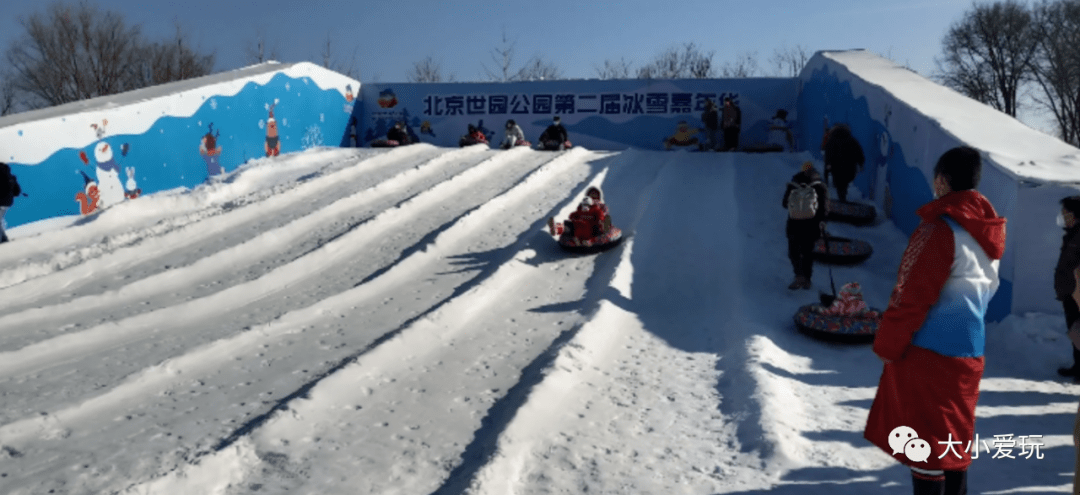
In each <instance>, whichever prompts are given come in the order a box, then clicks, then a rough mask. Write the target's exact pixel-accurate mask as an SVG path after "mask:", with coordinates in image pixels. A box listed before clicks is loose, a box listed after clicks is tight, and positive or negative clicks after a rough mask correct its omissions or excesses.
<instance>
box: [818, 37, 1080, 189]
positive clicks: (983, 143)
mask: <svg viewBox="0 0 1080 495" xmlns="http://www.w3.org/2000/svg"><path fill="white" fill-rule="evenodd" d="M821 54H822V56H824V57H827V58H828V59H830V60H833V61H835V62H837V63H839V64H841V65H842V66H844V67H845V68H847V69H848V70H849V71H851V73H852V74H855V75H857V76H858V77H859V78H861V79H863V80H865V81H866V82H868V83H870V84H872V85H875V86H878V87H880V88H881V89H882V90H883V91H885V92H887V93H889V94H891V95H892V96H894V97H896V98H897V99H899V100H900V101H902V102H904V103H906V104H907V105H909V106H910V107H911V108H912V109H914V110H916V111H918V112H919V113H921V114H923V115H926V116H927V117H928V118H929V119H930V120H931V121H933V122H935V123H937V124H939V125H940V126H941V128H942V129H943V130H944V132H946V133H948V134H950V135H952V136H954V137H955V138H956V139H958V140H960V141H962V142H965V143H967V144H968V145H970V146H973V147H975V148H978V149H980V150H982V151H984V152H987V153H988V154H989V157H990V158H991V160H993V161H994V162H995V163H996V164H997V165H998V166H1000V167H1001V168H1002V169H1003V170H1004V171H1005V172H1006V173H1009V174H1010V175H1013V176H1015V177H1016V178H1018V179H1020V180H1024V181H1030V182H1037V183H1076V182H1080V149H1077V148H1076V147H1073V146H1071V145H1069V144H1067V143H1065V142H1063V141H1061V140H1060V139H1058V138H1056V137H1053V136H1049V135H1046V134H1044V133H1042V132H1040V131H1037V130H1035V129H1032V128H1030V127H1028V126H1027V125H1025V124H1024V123H1022V122H1020V121H1019V120H1016V119H1015V118H1013V117H1010V116H1009V115H1007V114H1005V113H1002V112H1000V111H998V110H995V109H994V108H992V107H990V106H989V105H985V104H983V103H980V102H978V101H976V100H973V99H971V98H968V97H966V96H964V95H962V94H960V93H958V92H956V91H954V90H952V89H949V88H947V87H945V86H942V85H940V84H937V83H935V82H933V81H930V80H929V79H926V78H925V77H922V76H920V75H919V74H917V73H915V72H913V71H911V70H908V69H906V68H904V67H901V66H899V65H897V64H895V63H893V62H892V61H890V60H888V59H886V58H883V57H880V56H878V55H876V54H874V53H872V52H869V51H866V50H845V51H826V52H822V53H821Z"/></svg>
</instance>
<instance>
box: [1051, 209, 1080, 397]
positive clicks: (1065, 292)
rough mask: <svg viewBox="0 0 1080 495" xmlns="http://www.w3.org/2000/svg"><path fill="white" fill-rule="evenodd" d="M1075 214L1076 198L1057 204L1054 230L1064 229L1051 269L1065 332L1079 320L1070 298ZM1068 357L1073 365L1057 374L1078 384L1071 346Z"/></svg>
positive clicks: (1077, 253)
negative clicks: (1071, 356) (1059, 211)
mask: <svg viewBox="0 0 1080 495" xmlns="http://www.w3.org/2000/svg"><path fill="white" fill-rule="evenodd" d="M1077 214H1080V196H1069V197H1067V198H1064V199H1062V200H1061V214H1060V215H1058V218H1057V220H1058V226H1059V227H1061V228H1063V229H1065V235H1064V236H1063V237H1062V239H1061V254H1059V255H1058V261H1057V266H1056V267H1054V294H1055V295H1056V296H1057V299H1058V300H1059V301H1061V305H1062V307H1064V309H1065V327H1066V328H1071V327H1072V326H1073V324H1074V323H1076V322H1077V320H1080V307H1077V305H1076V301H1074V300H1073V298H1072V292H1073V289H1074V288H1075V285H1076V280H1075V279H1074V278H1073V270H1075V269H1076V268H1077V267H1080V221H1077V218H1076V215H1077ZM1072 354H1073V365H1072V366H1070V367H1068V368H1061V369H1059V370H1058V373H1059V374H1060V375H1061V376H1071V377H1073V379H1076V380H1080V366H1078V364H1080V349H1077V348H1076V346H1075V345H1073V346H1072Z"/></svg>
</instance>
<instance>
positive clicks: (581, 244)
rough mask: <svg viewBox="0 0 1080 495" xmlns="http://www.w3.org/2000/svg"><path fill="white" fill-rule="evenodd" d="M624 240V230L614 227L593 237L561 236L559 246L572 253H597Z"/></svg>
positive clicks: (565, 234)
mask: <svg viewBox="0 0 1080 495" xmlns="http://www.w3.org/2000/svg"><path fill="white" fill-rule="evenodd" d="M622 240H623V235H622V230H619V228H618V227H612V228H611V230H609V231H607V233H605V234H603V235H600V236H597V237H593V238H592V239H584V240H583V239H578V238H577V237H574V236H572V235H570V234H567V233H565V232H564V233H563V234H562V235H561V236H559V246H562V248H563V249H565V250H567V251H569V252H571V253H582V254H587V253H597V252H600V251H604V250H607V249H611V248H613V247H615V246H618V245H619V243H621V242H622Z"/></svg>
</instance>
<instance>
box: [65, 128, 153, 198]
mask: <svg viewBox="0 0 1080 495" xmlns="http://www.w3.org/2000/svg"><path fill="white" fill-rule="evenodd" d="M108 124H109V121H108V120H102V121H101V125H100V126H98V125H97V124H90V127H91V128H93V129H94V132H95V133H96V134H97V138H98V140H99V141H98V142H97V144H95V145H94V160H95V161H97V167H96V168H97V184H98V190H99V192H100V195H101V197H100V199H99V201H98V206H99V207H101V208H106V207H109V206H112V205H115V204H117V203H120V202H122V201H124V199H135V198H137V197H139V194H140V193H141V191H140V190H139V189H138V186H137V184H136V183H135V168H134V167H128V169H127V170H126V172H127V175H128V180H127V186H128V187H129V188H130V189H125V188H124V184H123V183H121V182H120V165H119V164H117V163H116V159H115V156H114V155H113V147H112V146H111V145H110V144H109V143H107V142H105V140H104V137H105V127H106V126H107V125H108ZM128 149H129V147H128V145H127V143H124V144H123V145H121V146H120V154H121V156H127V152H128ZM79 159H81V160H82V162H83V164H85V165H89V164H90V158H89V157H87V155H86V152H85V151H80V152H79Z"/></svg>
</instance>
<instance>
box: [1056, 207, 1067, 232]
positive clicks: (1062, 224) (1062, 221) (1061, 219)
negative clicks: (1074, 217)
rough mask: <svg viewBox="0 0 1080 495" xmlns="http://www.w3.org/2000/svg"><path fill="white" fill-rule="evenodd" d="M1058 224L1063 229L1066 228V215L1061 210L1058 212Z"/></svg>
mask: <svg viewBox="0 0 1080 495" xmlns="http://www.w3.org/2000/svg"><path fill="white" fill-rule="evenodd" d="M1057 226H1058V227H1060V228H1063V229H1064V228H1065V215H1062V214H1061V212H1060V211H1059V212H1058V214H1057Z"/></svg>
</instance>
